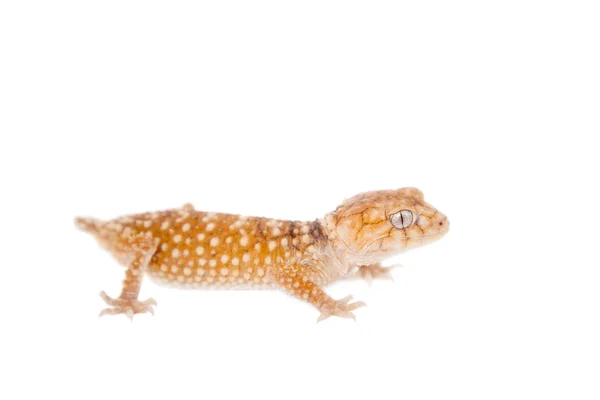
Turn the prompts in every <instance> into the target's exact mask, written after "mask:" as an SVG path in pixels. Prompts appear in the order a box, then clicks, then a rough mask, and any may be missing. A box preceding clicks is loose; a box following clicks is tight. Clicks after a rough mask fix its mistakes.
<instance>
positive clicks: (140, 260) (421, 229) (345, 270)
mask: <svg viewBox="0 0 600 400" xmlns="http://www.w3.org/2000/svg"><path fill="white" fill-rule="evenodd" d="M75 222H76V225H77V226H78V227H79V228H80V229H82V230H84V231H86V232H89V233H91V234H92V235H94V236H95V237H96V239H97V240H98V242H99V243H100V244H101V245H102V246H103V247H105V248H106V249H107V250H108V251H110V252H111V253H112V254H113V255H114V256H115V257H116V258H117V260H119V262H120V263H121V264H123V265H124V266H126V268H127V269H126V272H125V280H124V281H123V289H122V291H121V294H120V296H119V297H118V298H116V299H113V298H111V297H109V296H108V295H106V293H104V292H102V293H101V296H102V298H103V299H104V300H105V301H106V302H107V304H108V305H109V306H110V307H109V308H106V309H104V310H103V311H102V312H101V315H105V314H125V315H127V316H129V317H130V318H131V317H133V315H134V314H138V313H143V312H152V313H153V306H154V305H156V302H155V301H154V300H153V299H148V300H145V301H141V300H139V299H138V294H139V291H140V286H141V284H142V278H143V276H144V275H147V276H149V277H150V278H151V279H152V280H154V281H157V282H159V283H163V284H167V285H173V286H178V287H186V288H209V287H211V288H212V287H214V288H239V287H249V288H279V289H282V290H284V291H285V292H287V293H289V294H291V295H293V296H296V297H298V298H300V299H304V300H305V301H308V302H310V303H311V304H312V305H314V306H315V307H316V308H317V309H318V310H319V311H320V312H321V315H320V317H319V321H320V320H323V319H325V318H327V317H329V316H332V315H334V316H339V317H346V318H354V314H353V313H352V311H353V310H355V309H356V308H358V307H361V306H363V305H364V303H362V302H354V303H353V302H351V299H352V298H351V297H350V296H348V297H345V298H343V299H341V300H334V299H332V298H331V297H329V296H328V295H327V294H326V293H325V291H324V290H323V289H322V288H323V286H325V285H327V284H328V283H331V282H333V281H336V280H340V279H344V278H348V277H352V276H359V277H362V278H365V279H371V278H386V277H389V276H390V275H389V268H384V267H382V266H381V265H380V263H381V261H383V260H385V259H386V258H389V257H391V256H394V255H396V254H399V253H402V252H403V251H406V250H408V249H411V248H414V247H419V246H422V245H424V244H427V243H430V242H432V241H434V240H437V239H439V238H440V237H442V236H443V235H444V234H445V233H446V232H448V228H449V222H448V219H447V218H446V217H445V216H444V215H443V214H441V213H440V212H438V211H437V210H436V209H435V208H433V207H432V206H430V205H429V204H427V203H426V202H425V201H424V198H423V193H422V192H421V191H420V190H418V189H415V188H403V189H398V190H385V191H376V192H367V193H362V194H359V195H356V196H354V197H352V198H350V199H348V200H346V201H344V202H343V203H342V204H341V205H340V206H339V207H338V208H337V209H336V210H335V211H333V212H331V213H329V214H327V215H326V216H325V217H324V218H323V219H319V220H316V221H313V222H300V221H281V220H273V219H267V218H259V217H244V216H239V215H232V214H221V213H208V212H201V211H196V210H194V208H193V207H192V206H191V205H189V204H186V205H185V206H183V207H182V208H180V209H174V210H168V211H162V212H155V213H145V214H136V215H131V216H124V217H120V218H116V219H114V220H111V221H98V220H95V219H92V218H82V217H79V218H76V220H75Z"/></svg>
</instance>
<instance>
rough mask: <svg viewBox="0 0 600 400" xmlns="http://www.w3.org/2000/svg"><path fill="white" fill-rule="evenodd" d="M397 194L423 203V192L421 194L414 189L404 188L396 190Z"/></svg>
mask: <svg viewBox="0 0 600 400" xmlns="http://www.w3.org/2000/svg"><path fill="white" fill-rule="evenodd" d="M398 193H400V194H402V195H403V196H406V197H414V198H415V199H417V200H419V201H425V197H424V196H423V192H421V191H420V190H419V189H417V188H414V187H406V188H401V189H398Z"/></svg>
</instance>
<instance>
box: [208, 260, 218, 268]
mask: <svg viewBox="0 0 600 400" xmlns="http://www.w3.org/2000/svg"><path fill="white" fill-rule="evenodd" d="M208 265H210V266H211V267H213V268H214V267H216V266H217V260H210V261H209V262H208Z"/></svg>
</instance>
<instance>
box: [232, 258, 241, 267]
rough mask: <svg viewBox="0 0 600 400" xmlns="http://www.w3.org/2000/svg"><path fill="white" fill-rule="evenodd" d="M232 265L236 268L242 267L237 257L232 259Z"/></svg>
mask: <svg viewBox="0 0 600 400" xmlns="http://www.w3.org/2000/svg"><path fill="white" fill-rule="evenodd" d="M231 265H234V266H237V265H240V259H239V258H237V257H233V258H232V259H231Z"/></svg>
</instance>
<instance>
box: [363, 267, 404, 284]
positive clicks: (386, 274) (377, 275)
mask: <svg viewBox="0 0 600 400" xmlns="http://www.w3.org/2000/svg"><path fill="white" fill-rule="evenodd" d="M397 267H401V265H400V264H396V265H392V266H390V267H382V266H381V265H361V266H360V267H359V269H358V271H357V272H358V275H359V276H360V277H361V278H362V279H364V280H365V281H367V282H368V283H371V282H372V281H373V279H384V280H390V281H393V280H394V277H393V276H392V270H393V269H394V268H397Z"/></svg>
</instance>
